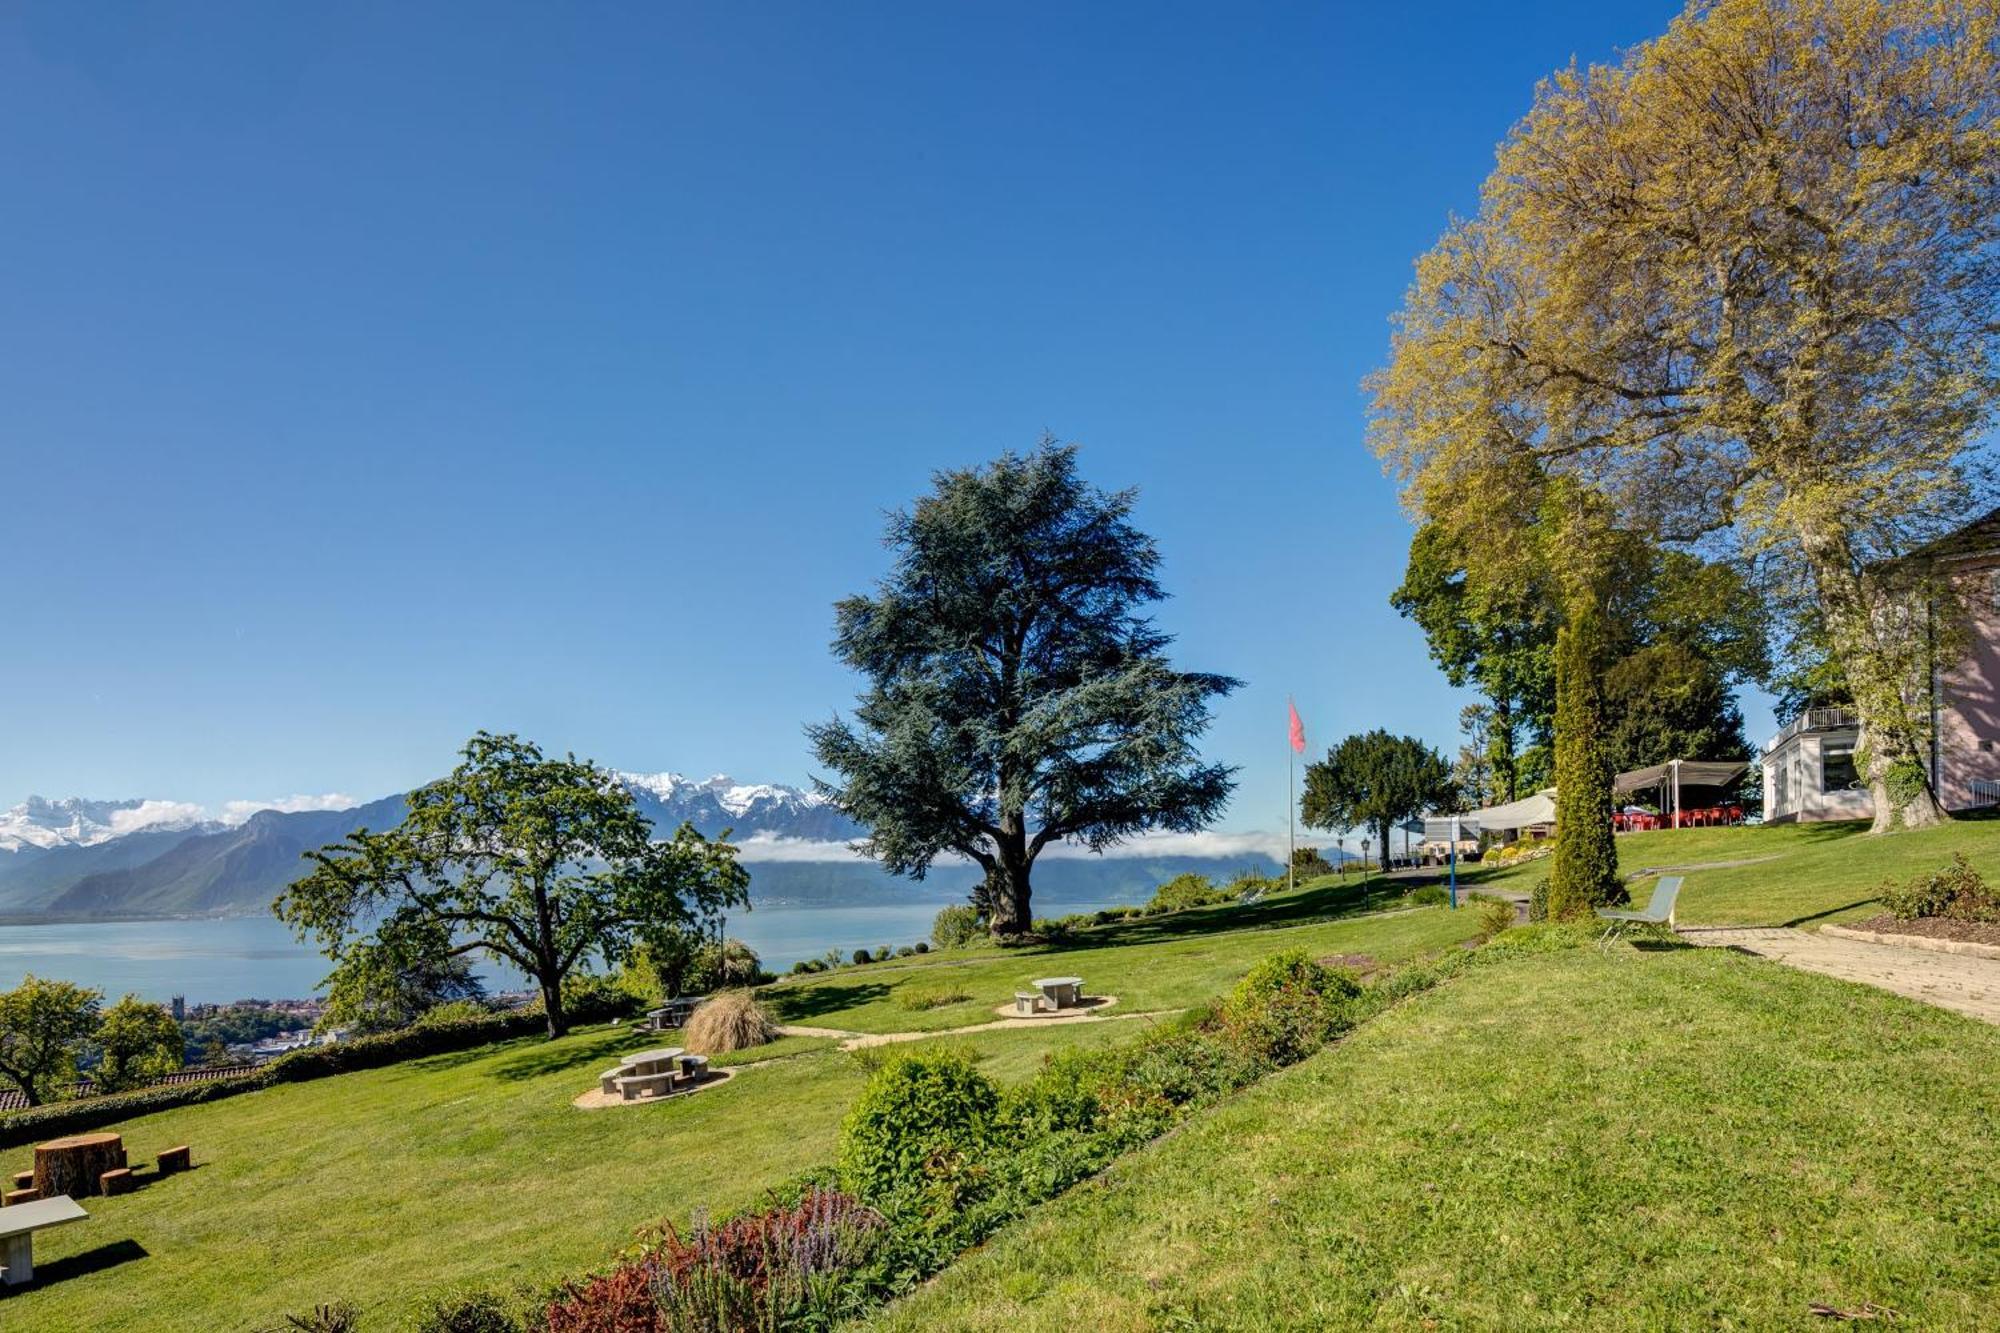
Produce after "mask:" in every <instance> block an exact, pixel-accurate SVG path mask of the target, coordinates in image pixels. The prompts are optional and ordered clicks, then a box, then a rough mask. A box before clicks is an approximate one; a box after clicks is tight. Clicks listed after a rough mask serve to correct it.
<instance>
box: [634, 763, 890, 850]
mask: <svg viewBox="0 0 2000 1333" xmlns="http://www.w3.org/2000/svg"><path fill="white" fill-rule="evenodd" d="M618 777H619V780H620V781H622V782H624V784H625V785H626V787H628V788H630V789H631V792H632V794H633V795H634V796H636V797H637V798H638V800H639V808H640V809H641V810H642V811H644V812H645V815H646V817H647V818H648V819H650V820H652V821H653V828H654V829H655V831H656V836H660V837H664V836H666V835H667V834H669V833H671V832H672V831H673V830H674V829H676V828H679V827H680V826H681V825H682V824H683V823H688V824H693V825H694V826H695V827H696V828H697V829H699V830H701V832H702V833H704V834H707V835H709V836H711V837H712V836H714V835H715V834H717V833H720V832H721V831H722V830H723V829H731V830H733V831H734V836H735V838H736V839H737V840H738V841H741V840H743V839H745V838H750V837H754V836H756V835H758V834H762V835H764V836H766V837H773V838H804V839H809V840H812V841H846V840H848V839H851V838H855V837H858V836H860V833H861V829H860V828H859V826H857V825H856V824H855V823H854V822H853V821H852V820H850V819H848V818H847V816H845V815H843V814H841V813H840V811H838V810H836V809H834V808H833V806H832V804H831V803H830V802H828V801H827V799H826V798H825V797H824V796H821V795H820V794H819V793H817V792H810V791H803V790H801V789H799V788H797V787H787V786H784V785H783V784H780V783H771V782H759V783H745V782H738V781H736V780H735V779H734V778H731V777H728V776H725V775H723V774H717V775H716V776H714V777H712V778H708V779H705V780H699V781H698V780H696V779H693V778H688V777H683V776H682V775H681V774H679V773H620V774H619V775H618Z"/></svg>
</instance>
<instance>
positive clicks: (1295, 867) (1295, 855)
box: [1292, 847, 1335, 879]
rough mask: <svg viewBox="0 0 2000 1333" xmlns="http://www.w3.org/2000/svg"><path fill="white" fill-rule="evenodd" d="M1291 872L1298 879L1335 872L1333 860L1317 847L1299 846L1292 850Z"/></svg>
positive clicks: (1312, 877) (1313, 877)
mask: <svg viewBox="0 0 2000 1333" xmlns="http://www.w3.org/2000/svg"><path fill="white" fill-rule="evenodd" d="M1292 873H1293V874H1294V875H1296V876H1298V877H1299V878H1300V879H1317V878H1319V877H1320V876H1321V875H1331V874H1333V873H1335V872H1334V868H1333V862H1331V861H1329V860H1327V859H1326V854H1325V853H1324V852H1322V851H1321V850H1320V849H1319V848H1317V847H1299V848H1295V849H1293V851H1292Z"/></svg>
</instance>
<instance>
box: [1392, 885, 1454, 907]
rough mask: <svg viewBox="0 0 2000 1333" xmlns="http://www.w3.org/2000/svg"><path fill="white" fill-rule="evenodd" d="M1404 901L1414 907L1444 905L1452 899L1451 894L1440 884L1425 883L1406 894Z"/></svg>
mask: <svg viewBox="0 0 2000 1333" xmlns="http://www.w3.org/2000/svg"><path fill="white" fill-rule="evenodd" d="M1403 901H1404V902H1406V903H1408V904H1409V905H1410V906H1412V907H1443V906H1444V905H1445V904H1446V903H1448V902H1450V901H1451V895H1450V894H1448V893H1446V892H1445V890H1444V889H1443V887H1442V886H1440V885H1436V884H1425V885H1423V886H1422V887H1420V888H1415V889H1411V890H1410V891H1409V892H1408V893H1406V894H1404V895H1403Z"/></svg>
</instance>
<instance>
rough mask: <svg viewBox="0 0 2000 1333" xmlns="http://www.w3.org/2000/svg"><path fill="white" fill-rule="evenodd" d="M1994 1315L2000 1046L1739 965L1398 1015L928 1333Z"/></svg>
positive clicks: (1718, 1323)
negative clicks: (1826, 1312) (1824, 1308)
mask: <svg viewBox="0 0 2000 1333" xmlns="http://www.w3.org/2000/svg"><path fill="white" fill-rule="evenodd" d="M1867 1301H1873V1302H1875V1303H1877V1304H1879V1305H1883V1306H1887V1307H1890V1308H1892V1309H1894V1310H1896V1311H1899V1312H1900V1313H1901V1315H1902V1316H1903V1321H1902V1324H1901V1325H1900V1326H1902V1327H1910V1328H1924V1329H1967V1330H1972V1329H1990V1328H1993V1327H1995V1319H1996V1311H2000V1030H1996V1029H1994V1028H1991V1027H1988V1026H1985V1025H1982V1024H1979V1023H1976V1022H1973V1021H1971V1020H1968V1019H1964V1018H1961V1017H1958V1016H1957V1015H1954V1014H1950V1013H1946V1012H1943V1011H1940V1010H1934V1009H1929V1008H1926V1007H1924V1006H1922V1005H1919V1004H1915V1003H1913V1002H1910V1001H1907V1000H1903V999H1899V998H1897V997H1894V996H1890V995H1886V994H1882V993H1880V992H1877V991H1872V990H1868V989H1866V988H1863V987H1859V986H1853V985H1849V984H1847V983H1843V982H1838V981H1833V980H1830V979H1827V978H1823V977H1818V976H1813V975H1810V974H1804V973H1798V972H1793V971H1789V970H1787V969H1785V968H1782V967H1779V966H1777V965H1775V964H1771V963H1768V962H1764V961H1762V960H1758V959H1752V958H1746V957H1741V956H1738V955H1734V954H1731V953H1727V952H1723V951H1708V950H1699V951H1697V950H1688V949H1674V950H1662V951H1653V952H1640V951H1636V950H1633V949H1629V948H1619V949H1617V950H1615V951H1613V952H1610V953H1600V952H1598V951H1596V950H1582V951H1578V952H1576V953H1573V954H1565V955H1559V956H1551V957H1540V958H1531V959H1524V960H1520V961H1517V962H1513V963H1509V964H1506V965H1503V966H1499V967H1495V968H1492V969H1490V970H1488V969H1482V970H1479V971H1476V972H1473V973H1470V974H1468V975H1466V976H1465V977H1463V978H1461V979H1459V980H1456V981H1454V982H1452V983H1450V984H1448V985H1446V986H1444V987H1442V988H1440V989H1438V990H1436V991H1432V992H1429V993H1427V994H1425V995H1422V996H1420V997H1418V998H1417V999H1415V1000H1413V1001H1411V1002H1409V1003H1407V1004H1405V1005H1403V1006H1400V1007H1399V1008H1397V1009H1395V1010H1392V1011H1391V1012H1390V1013H1389V1014H1387V1015H1385V1016H1384V1017H1383V1018H1381V1019H1379V1020H1378V1021H1376V1022H1373V1023H1371V1024H1368V1025H1367V1026H1365V1027H1364V1028H1362V1029H1361V1030H1360V1031H1359V1032H1358V1033H1357V1034H1356V1035H1355V1036H1354V1037H1353V1038H1351V1039H1350V1040H1349V1041H1348V1042H1347V1043H1345V1044H1344V1045H1343V1046H1340V1047H1336V1048H1335V1049H1333V1050H1331V1051H1328V1052H1325V1053H1323V1054H1321V1055H1320V1056H1318V1057H1315V1058H1314V1059H1313V1060H1310V1061H1308V1062H1307V1063H1306V1064H1304V1065H1301V1066H1298V1067H1297V1068H1295V1069H1292V1070H1289V1071H1287V1072H1285V1073H1282V1074H1279V1075H1276V1076H1274V1077H1273V1078H1271V1079H1269V1080H1267V1081H1266V1082H1264V1083H1262V1084H1260V1085H1258V1086H1257V1087H1256V1088H1254V1089H1251V1090H1250V1091H1249V1092H1247V1093H1246V1094H1245V1095H1244V1096H1242V1097H1240V1098H1238V1099H1236V1100H1234V1101H1232V1102H1230V1103H1227V1104H1225V1105H1223V1106H1221V1107H1219V1108H1217V1109H1216V1110H1214V1111H1212V1112H1210V1113H1208V1114H1206V1115H1204V1116H1203V1117H1202V1118H1200V1119H1199V1120H1198V1121H1196V1122H1194V1123H1193V1124H1191V1125H1189V1126H1188V1127H1187V1128H1186V1129H1185V1130H1184V1131H1183V1132H1181V1133H1179V1134H1176V1135H1173V1136H1171V1137H1169V1138H1168V1139H1166V1140H1163V1141H1162V1142H1160V1143H1158V1144H1156V1145H1154V1146H1153V1147H1151V1148H1149V1149H1146V1150H1143V1151H1141V1152H1140V1153H1138V1154H1136V1155H1135V1156H1134V1157H1132V1158H1129V1159H1127V1160H1126V1161H1124V1162H1122V1163H1120V1164H1119V1165H1117V1166H1115V1167H1114V1168H1113V1169H1112V1171H1111V1172H1109V1173H1108V1174H1107V1175H1106V1176H1104V1177H1101V1178H1100V1179H1099V1180H1097V1181H1095V1182H1092V1183H1090V1184H1087V1185H1084V1186H1081V1187H1079V1188H1078V1189H1076V1190H1075V1191H1072V1192H1071V1193H1070V1194H1069V1195H1067V1196H1065V1197H1064V1198H1062V1199H1060V1200H1058V1201H1056V1202H1055V1203H1052V1204H1050V1205H1048V1206H1046V1207H1044V1208H1042V1209H1040V1210H1038V1211H1037V1212H1036V1213H1035V1214H1034V1215H1033V1216H1031V1217H1029V1218H1027V1219H1024V1220H1023V1221H1022V1222H1020V1223H1017V1224H1016V1225H1014V1226H1013V1227H1011V1228H1009V1229H1008V1230H1006V1231H1004V1232H1002V1233H1001V1235H1000V1236H999V1237H997V1238H996V1239H995V1240H994V1241H992V1242H990V1243H989V1244H988V1245H986V1246H984V1247H983V1248H982V1249H980V1250H979V1251H977V1252H975V1253H974V1254H971V1255H969V1256H967V1257H966V1258H964V1259H962V1260H961V1261H960V1262H959V1263H957V1264H956V1265H954V1266H953V1267H952V1268H950V1269H948V1270H946V1272H945V1273H944V1274H943V1275H942V1276H941V1277H940V1278H939V1279H938V1280H936V1281H935V1282H933V1283H932V1284H930V1285H929V1286H927V1287H926V1288H924V1289H922V1290H921V1291H919V1292H918V1293H917V1294H916V1295H914V1296H913V1297H911V1298H909V1299H907V1300H905V1301H904V1302H902V1303H901V1304H899V1305H898V1306H896V1307H893V1308H892V1309H890V1310H889V1311H886V1312H884V1313H883V1314H882V1315H881V1316H880V1317H879V1318H878V1319H877V1320H876V1321H874V1322H875V1323H876V1324H878V1325H879V1326H880V1327H882V1328H885V1329H896V1330H905V1329H907V1330H917V1329H926V1330H928V1329H946V1328H955V1329H993V1330H1008V1331H1009V1333H1017V1331H1019V1330H1034V1329H1049V1330H1062V1331H1064V1333H1068V1331H1069V1330H1075V1329H1080V1328H1090V1329H1155V1328H1190V1329H1192V1328H1201V1329H1266V1328H1314V1329H1317V1328H1364V1327H1365V1328H1388V1329H1404V1328H1407V1329H1459V1328H1480V1329H1534V1328H1576V1327H1590V1328H1645V1329H1668V1328H1745V1329H1748V1328H1757V1329H1762V1328H1806V1327H1813V1326H1818V1325H1819V1324H1820V1321H1818V1320H1816V1319H1814V1318H1813V1317H1812V1316H1811V1315H1810V1314H1809V1313H1808V1309H1807V1307H1808V1304H1809V1303H1810V1302H1825V1303H1827V1304H1829V1305H1832V1306H1835V1307H1837V1308H1840V1309H1843V1310H1850V1311H1852V1310H1856V1309H1858V1308H1859V1307H1860V1306H1861V1305H1862V1303H1863V1302H1867Z"/></svg>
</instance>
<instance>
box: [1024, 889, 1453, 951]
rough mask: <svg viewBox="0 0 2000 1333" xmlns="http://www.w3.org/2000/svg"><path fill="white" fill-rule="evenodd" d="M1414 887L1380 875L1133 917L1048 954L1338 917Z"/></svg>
mask: <svg viewBox="0 0 2000 1333" xmlns="http://www.w3.org/2000/svg"><path fill="white" fill-rule="evenodd" d="M1420 885H1421V881H1416V880H1405V879H1394V880H1388V879H1382V878H1380V877H1377V878H1375V879H1371V880H1368V881H1367V882H1365V883H1359V882H1357V883H1353V884H1330V885H1326V886H1324V887H1321V888H1312V889H1302V890H1300V891H1299V892H1297V893H1284V894H1279V895H1276V896H1274V897H1270V898H1266V899H1264V900H1263V901H1262V902H1256V903H1251V904H1249V905H1247V906H1246V905H1244V904H1241V903H1235V904H1230V905H1227V906H1223V907H1202V908H1196V909H1194V910H1193V911H1187V912H1170V913H1166V914H1164V915H1161V916H1150V917H1142V918H1140V919H1139V920H1137V921H1121V922H1117V923H1114V924H1111V925H1105V926H1100V927H1098V928H1097V929H1095V930H1091V931H1086V932H1084V933H1082V934H1079V935H1076V936H1073V937H1071V938H1069V939H1066V940H1060V941H1054V942H1051V943H1050V944H1049V946H1048V949H1049V951H1050V952H1052V953H1062V952H1067V951H1069V950H1073V949H1105V948H1122V947H1124V946H1126V945H1133V944H1159V943H1163V942H1165V941H1168V940H1175V939H1180V938H1183V937H1185V936H1188V935H1214V934H1218V933H1220V932H1222V931H1230V930H1268V929H1274V928H1277V927H1280V926H1298V925H1306V924H1309V923H1311V922H1317V921H1338V920H1340V919H1341V918H1343V917H1349V916H1359V915H1362V914H1363V913H1367V912H1380V911H1386V910H1388V909H1390V908H1394V907H1400V906H1403V905H1404V902H1403V896H1404V892H1405V891H1406V890H1408V889H1411V888H1416V887H1420Z"/></svg>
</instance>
